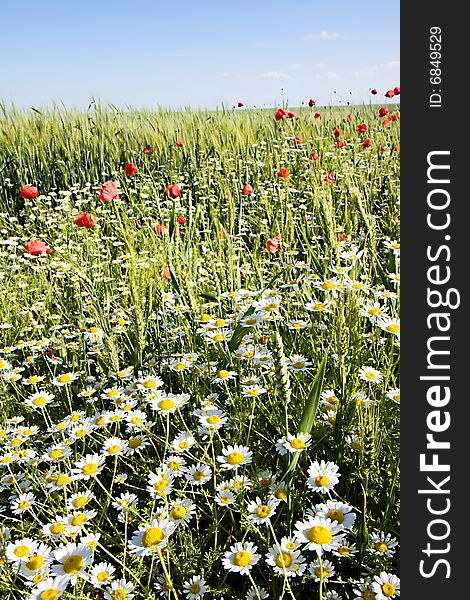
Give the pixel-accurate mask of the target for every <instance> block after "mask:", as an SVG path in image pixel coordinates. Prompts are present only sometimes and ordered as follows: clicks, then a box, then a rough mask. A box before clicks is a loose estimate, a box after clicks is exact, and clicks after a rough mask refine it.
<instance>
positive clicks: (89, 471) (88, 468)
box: [82, 463, 98, 477]
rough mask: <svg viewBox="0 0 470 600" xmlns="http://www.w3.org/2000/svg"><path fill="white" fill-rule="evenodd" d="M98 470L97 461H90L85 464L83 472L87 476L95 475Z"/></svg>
mask: <svg viewBox="0 0 470 600" xmlns="http://www.w3.org/2000/svg"><path fill="white" fill-rule="evenodd" d="M97 471H98V465H97V464H95V463H88V464H87V465H85V466H84V467H83V468H82V473H83V475H85V476H86V477H90V476H91V475H94V474H95V473H96V472H97Z"/></svg>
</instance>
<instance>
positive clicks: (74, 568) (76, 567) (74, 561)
mask: <svg viewBox="0 0 470 600" xmlns="http://www.w3.org/2000/svg"><path fill="white" fill-rule="evenodd" d="M84 563H85V560H84V558H83V556H80V554H72V556H69V557H67V558H66V559H65V560H64V566H63V569H64V571H65V572H66V573H68V574H69V575H75V574H76V573H78V572H79V571H81V570H82V568H83V565H84Z"/></svg>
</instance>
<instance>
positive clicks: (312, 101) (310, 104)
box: [308, 98, 315, 108]
mask: <svg viewBox="0 0 470 600" xmlns="http://www.w3.org/2000/svg"><path fill="white" fill-rule="evenodd" d="M308 105H309V106H310V108H312V107H313V106H315V100H314V99H313V98H310V100H309V101H308Z"/></svg>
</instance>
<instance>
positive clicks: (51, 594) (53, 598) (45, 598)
mask: <svg viewBox="0 0 470 600" xmlns="http://www.w3.org/2000/svg"><path fill="white" fill-rule="evenodd" d="M59 596H60V592H59V590H58V589H57V588H56V589H52V588H51V589H49V590H46V591H44V592H43V593H42V594H41V595H40V596H39V600H57V598H59Z"/></svg>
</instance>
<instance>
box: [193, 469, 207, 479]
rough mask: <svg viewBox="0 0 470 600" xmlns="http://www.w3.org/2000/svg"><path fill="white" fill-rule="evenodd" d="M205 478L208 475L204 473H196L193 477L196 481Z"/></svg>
mask: <svg viewBox="0 0 470 600" xmlns="http://www.w3.org/2000/svg"><path fill="white" fill-rule="evenodd" d="M205 476H206V474H205V473H204V471H195V472H194V475H193V478H194V479H195V480H196V481H202V480H203V479H204V477H205Z"/></svg>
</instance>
